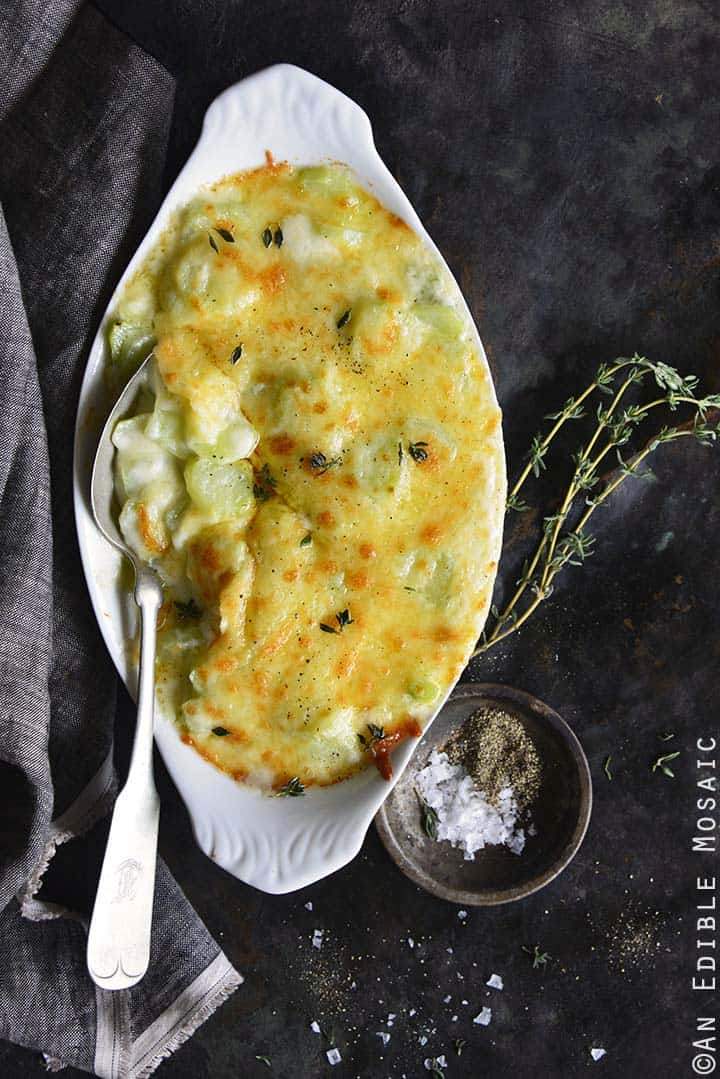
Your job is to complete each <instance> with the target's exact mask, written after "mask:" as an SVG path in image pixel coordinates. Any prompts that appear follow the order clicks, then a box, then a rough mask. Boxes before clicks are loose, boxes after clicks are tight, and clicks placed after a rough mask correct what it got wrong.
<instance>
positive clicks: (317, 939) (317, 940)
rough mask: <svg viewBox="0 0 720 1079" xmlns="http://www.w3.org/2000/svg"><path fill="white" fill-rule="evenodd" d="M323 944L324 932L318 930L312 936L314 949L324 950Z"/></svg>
mask: <svg viewBox="0 0 720 1079" xmlns="http://www.w3.org/2000/svg"><path fill="white" fill-rule="evenodd" d="M322 942H323V930H322V929H316V930H315V931H314V932H313V935H312V946H313V948H322Z"/></svg>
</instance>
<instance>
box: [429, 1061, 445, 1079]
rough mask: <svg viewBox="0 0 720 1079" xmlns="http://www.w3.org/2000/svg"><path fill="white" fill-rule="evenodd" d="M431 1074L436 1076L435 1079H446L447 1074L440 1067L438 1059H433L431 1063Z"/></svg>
mask: <svg viewBox="0 0 720 1079" xmlns="http://www.w3.org/2000/svg"><path fill="white" fill-rule="evenodd" d="M430 1074H431V1075H434V1076H435V1079H445V1072H444V1071H443V1070H442V1068H441V1067H440V1064H439V1062H438V1059H437V1057H433V1059H432V1060H431V1061H430Z"/></svg>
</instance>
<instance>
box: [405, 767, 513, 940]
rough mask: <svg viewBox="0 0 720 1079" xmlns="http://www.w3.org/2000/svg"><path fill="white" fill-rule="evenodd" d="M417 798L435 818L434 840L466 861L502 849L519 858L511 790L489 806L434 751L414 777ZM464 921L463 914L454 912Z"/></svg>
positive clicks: (462, 771) (459, 771)
mask: <svg viewBox="0 0 720 1079" xmlns="http://www.w3.org/2000/svg"><path fill="white" fill-rule="evenodd" d="M415 782H416V785H417V790H418V794H419V795H420V796H421V798H422V799H423V800H424V801H425V802H426V803H427V804H428V805H429V806H430V808H431V809H433V810H434V811H435V813H436V814H437V818H438V824H437V839H438V840H440V841H442V840H446V841H447V842H448V843H450V844H451V846H453V847H459V848H460V849H461V850H462V851H463V852H464V857H465V860H466V861H474V859H475V854H476V852H477V851H479V850H483V848H484V847H488V846H500V845H502V846H506V847H508V848H509V849H510V850H511V851H512V852H513V853H514V854H520V853H521V852H522V850H523V847H524V846H525V832H524V830H523V828H522V827H520V825H519V818H520V810H519V808H518V804H517V801H516V799H515V794H514V792H513V789H512V787H509V786H507V787H504V788H503V789H502V790H501V791H500V792H499V794H498V796H497V800H496V801H494V802H492V803H491V802H489V801H488V800H487V799H486V798H485V795H484V794H483V792H482V791H479V790H478V789H477V787H476V786H475V784H474V782H473V779H472V777H471V776H470V775H469V773H468V772H467V770H466V769H465V768H464V767H463V766H462V765H461V764H451V763H450V760H449V758H448V755H447V753H443V752H441V751H438V750H437V749H434V750H433V751H432V753H431V754H430V757H429V758H428V762H427V764H426V765H425V767H424V768H421V769H420V771H419V772H418V773H417V774H416V776H415ZM458 918H460V921H464V920H465V918H467V911H458Z"/></svg>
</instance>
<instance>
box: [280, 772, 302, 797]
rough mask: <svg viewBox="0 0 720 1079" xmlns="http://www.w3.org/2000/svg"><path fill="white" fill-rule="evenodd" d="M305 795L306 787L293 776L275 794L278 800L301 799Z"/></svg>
mask: <svg viewBox="0 0 720 1079" xmlns="http://www.w3.org/2000/svg"><path fill="white" fill-rule="evenodd" d="M304 793H305V785H304V783H301V781H300V780H299V779H298V777H297V776H293V778H292V779H289V780H288V781H287V783H286V784H285V785H284V786H283V787H281V788H280V790H279V791H277V793H276V794H275V797H276V798H300V797H301V796H302V795H303V794H304Z"/></svg>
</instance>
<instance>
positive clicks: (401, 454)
mask: <svg viewBox="0 0 720 1079" xmlns="http://www.w3.org/2000/svg"><path fill="white" fill-rule="evenodd" d="M402 461H403V448H402V442H398V464H399V465H401V464H402Z"/></svg>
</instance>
